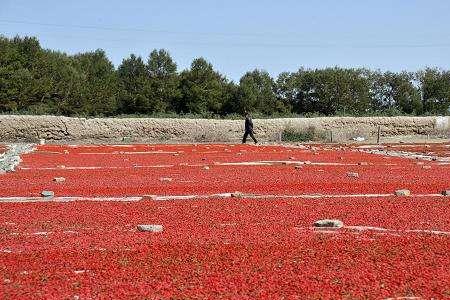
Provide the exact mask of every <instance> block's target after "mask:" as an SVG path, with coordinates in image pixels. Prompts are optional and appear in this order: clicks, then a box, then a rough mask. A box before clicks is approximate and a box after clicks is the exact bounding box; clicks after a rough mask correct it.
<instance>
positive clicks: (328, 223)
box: [314, 219, 344, 228]
mask: <svg viewBox="0 0 450 300" xmlns="http://www.w3.org/2000/svg"><path fill="white" fill-rule="evenodd" d="M343 226H344V222H342V221H341V220H337V219H324V220H318V221H316V222H314V227H326V228H341V227H343Z"/></svg>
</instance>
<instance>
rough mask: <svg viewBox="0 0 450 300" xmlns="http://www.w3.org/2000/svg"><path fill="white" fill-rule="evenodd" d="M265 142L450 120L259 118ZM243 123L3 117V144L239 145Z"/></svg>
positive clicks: (436, 129)
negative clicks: (305, 133)
mask: <svg viewBox="0 0 450 300" xmlns="http://www.w3.org/2000/svg"><path fill="white" fill-rule="evenodd" d="M253 122H254V124H255V133H256V135H257V137H258V138H259V139H260V140H261V141H278V140H279V139H280V135H281V133H282V132H283V130H285V129H286V128H292V129H294V130H298V131H302V130H306V129H307V128H310V127H314V128H315V129H316V130H320V131H324V132H328V133H330V135H331V133H332V136H333V140H334V141H347V140H349V139H351V138H352V137H357V136H364V137H365V138H366V140H367V139H369V140H370V139H374V138H376V135H377V131H378V128H379V127H380V128H381V134H382V136H384V137H387V136H411V135H425V136H426V135H435V134H443V135H447V136H448V135H449V132H450V118H449V117H363V118H353V117H322V118H283V119H255V120H254V121H253ZM243 125H244V122H243V121H242V120H206V119H152V118H124V119H119V118H92V119H86V118H69V117H59V116H0V141H1V142H36V141H38V140H39V139H45V140H46V141H49V142H73V141H77V142H105V143H106V142H237V141H239V140H240V139H241V136H242V133H243Z"/></svg>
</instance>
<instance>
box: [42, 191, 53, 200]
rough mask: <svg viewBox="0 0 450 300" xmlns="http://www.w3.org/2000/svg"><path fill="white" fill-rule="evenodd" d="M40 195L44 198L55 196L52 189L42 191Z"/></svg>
mask: <svg viewBox="0 0 450 300" xmlns="http://www.w3.org/2000/svg"><path fill="white" fill-rule="evenodd" d="M41 196H42V197H44V198H53V197H55V193H54V192H53V191H42V192H41Z"/></svg>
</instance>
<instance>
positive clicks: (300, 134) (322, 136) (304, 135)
mask: <svg viewBox="0 0 450 300" xmlns="http://www.w3.org/2000/svg"><path fill="white" fill-rule="evenodd" d="M326 139H327V134H326V132H325V131H323V130H317V128H316V127H314V126H309V127H308V128H306V129H305V130H299V129H295V128H292V127H287V128H285V129H284V130H283V132H282V135H281V141H283V142H316V141H317V142H319V141H321V142H323V141H325V140H326Z"/></svg>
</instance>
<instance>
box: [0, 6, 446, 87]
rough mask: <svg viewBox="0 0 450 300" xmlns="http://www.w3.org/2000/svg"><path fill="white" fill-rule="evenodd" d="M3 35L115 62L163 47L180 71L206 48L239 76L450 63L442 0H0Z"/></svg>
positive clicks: (214, 59)
mask: <svg viewBox="0 0 450 300" xmlns="http://www.w3.org/2000/svg"><path fill="white" fill-rule="evenodd" d="M0 34H2V35H5V36H7V37H12V36H14V35H20V36H25V35H30V36H36V37H38V38H39V40H40V41H41V44H42V46H43V47H45V48H50V49H54V50H61V51H65V52H67V53H70V54H74V53H78V52H84V51H90V50H95V49H97V48H102V49H104V50H105V51H106V53H107V54H108V56H109V57H110V59H111V60H112V62H113V63H114V64H115V65H116V66H118V65H119V64H120V63H121V61H122V59H124V58H125V57H127V56H129V55H130V54H131V53H135V54H137V55H140V56H143V57H145V58H146V57H147V56H148V54H149V53H150V52H151V50H152V49H155V48H158V49H159V48H165V49H167V50H168V51H169V52H170V53H171V55H172V57H173V58H174V60H175V61H176V62H177V64H178V68H179V70H182V69H185V68H188V67H189V65H190V63H191V61H192V59H193V58H195V57H199V56H203V57H205V58H206V59H207V60H209V61H210V62H211V63H212V64H213V65H214V67H215V68H216V69H217V70H219V71H220V72H221V73H223V74H224V75H226V76H227V77H228V78H230V79H232V80H235V81H238V80H239V78H240V77H241V76H242V75H243V74H244V73H245V72H246V71H249V70H252V69H254V68H259V69H264V70H267V71H268V72H269V73H270V74H272V75H273V76H277V75H278V74H279V73H280V72H283V71H296V70H297V69H298V68H299V67H302V66H303V67H306V68H316V67H328V66H343V67H368V68H371V69H382V70H392V71H400V70H409V71H415V70H417V69H420V68H423V67H425V66H432V67H440V68H445V69H450V55H449V54H450V1H448V0H423V1H418V0H367V1H362V0H339V1H337V0H309V1H300V0H284V1H283V0H280V1H273V0H270V1H269V0H247V1H244V0H240V1H237V0H227V1H213V0H191V1H185V0H184V1H181V0H172V1H168V0H165V1H163V0H152V1H148V0H147V1H146V0H134V1H123V0H108V1H94V0H89V1H88V0H77V1H61V0H59V1H56V0H53V1H51V0H40V1H27V0H0Z"/></svg>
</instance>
